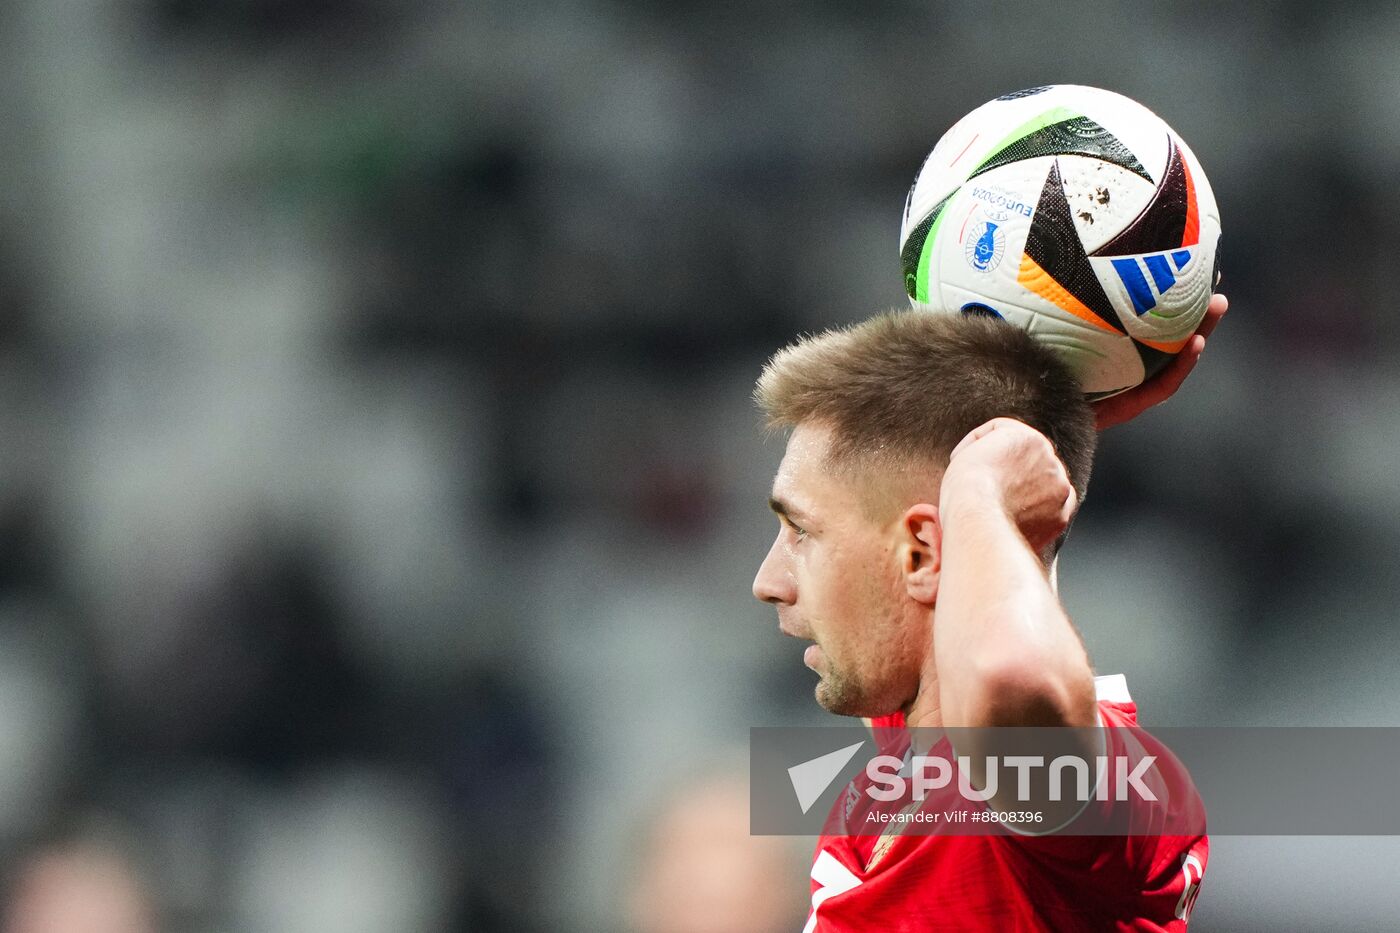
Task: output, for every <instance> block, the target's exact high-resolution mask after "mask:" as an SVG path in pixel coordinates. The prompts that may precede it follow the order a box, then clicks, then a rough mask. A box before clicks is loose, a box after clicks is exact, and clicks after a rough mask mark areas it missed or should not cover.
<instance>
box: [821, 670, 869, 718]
mask: <svg viewBox="0 0 1400 933" xmlns="http://www.w3.org/2000/svg"><path fill="white" fill-rule="evenodd" d="M854 687H855V685H854V684H851V683H850V682H849V681H843V680H840V679H836V678H832V677H830V676H828V675H822V678H821V680H819V681H817V687H816V690H815V695H816V700H817V705H818V706H820V707H821V708H822V709H824V710H826V711H827V712H828V713H835V714H836V715H837V716H869V715H871V714H870V713H868V712H865V709H866V707H867V706H869V704H868V703H867V702H865V697H864V696H862V694H861V691H860V690H858V689H854Z"/></svg>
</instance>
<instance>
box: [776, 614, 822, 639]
mask: <svg viewBox="0 0 1400 933" xmlns="http://www.w3.org/2000/svg"><path fill="white" fill-rule="evenodd" d="M778 631H780V632H782V633H783V634H784V635H787V636H788V637H789V638H800V639H802V640H803V641H815V640H816V639H814V638H813V637H812V635H811V633H810V632H803V631H799V630H798V629H797V628H796V627H795V626H792V625H789V624H788V623H787V622H786V621H785V620H783V619H779V620H778Z"/></svg>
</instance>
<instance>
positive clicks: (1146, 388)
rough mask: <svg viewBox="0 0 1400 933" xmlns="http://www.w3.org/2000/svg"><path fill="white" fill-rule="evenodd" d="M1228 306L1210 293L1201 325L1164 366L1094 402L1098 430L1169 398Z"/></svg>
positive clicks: (1192, 364)
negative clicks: (1123, 390)
mask: <svg viewBox="0 0 1400 933" xmlns="http://www.w3.org/2000/svg"><path fill="white" fill-rule="evenodd" d="M1229 307H1230V303H1229V302H1228V301H1226V300H1225V296H1224V295H1211V296H1210V305H1209V307H1207V308H1206V316H1205V317H1204V318H1202V319H1201V326H1200V327H1198V328H1196V333H1195V334H1193V335H1192V337H1191V339H1190V340H1188V341H1186V346H1184V347H1182V348H1181V352H1180V353H1178V354H1177V355H1176V359H1174V360H1172V361H1171V362H1170V363H1168V364H1167V367H1166V369H1163V370H1162V371H1161V372H1160V373H1158V374H1157V375H1155V376H1153V377H1152V378H1151V379H1149V380H1147V381H1146V382H1144V383H1143V384H1142V385H1140V386H1136V387H1135V388H1132V389H1129V390H1128V391H1126V392H1119V393H1118V394H1117V395H1113V396H1110V397H1109V398H1106V399H1103V400H1102V401H1098V402H1095V403H1094V421H1095V423H1096V424H1097V425H1098V429H1099V430H1100V431H1102V430H1104V429H1105V428H1111V427H1113V426H1114V425H1115V424H1122V423H1123V422H1125V421H1132V420H1133V419H1134V418H1136V417H1137V416H1138V415H1140V414H1142V413H1143V412H1145V411H1147V409H1149V408H1151V407H1152V406H1153V405H1157V404H1160V403H1162V402H1165V401H1166V400H1167V399H1169V398H1171V397H1172V395H1173V394H1175V392H1176V390H1177V389H1179V388H1181V384H1182V383H1183V382H1185V381H1186V377H1187V376H1189V375H1190V374H1191V370H1192V369H1194V368H1195V366H1196V361H1197V360H1199V359H1200V358H1201V351H1202V350H1204V349H1205V348H1206V338H1207V337H1209V336H1210V335H1211V331H1213V330H1215V327H1216V325H1217V324H1219V323H1220V319H1221V318H1222V317H1224V316H1225V311H1226V310H1227V309H1228V308H1229Z"/></svg>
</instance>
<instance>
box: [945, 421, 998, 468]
mask: <svg viewBox="0 0 1400 933" xmlns="http://www.w3.org/2000/svg"><path fill="white" fill-rule="evenodd" d="M1008 420H1010V419H1007V418H993V419H992V420H991V421H985V422H983V423H982V424H979V425H978V426H977V427H975V428H973V429H972V430H971V431H969V432H967V434H966V435H964V436H963V439H962V440H960V441H958V446H956V447H954V448H953V452H952V453H950V454H949V455H948V459H949V461H951V460H952V459H953V458H954V457H956V456H957V455H958V454H959V453H960V452H961V451H962V450H963V449H965V448H966V447H968V446H969V445H971V444H972V443H973V442H975V441H977V440H979V439H980V438H983V437H986V436H987V435H988V434H991V433H992V432H993V431H995V430H996V429H997V422H998V421H1008Z"/></svg>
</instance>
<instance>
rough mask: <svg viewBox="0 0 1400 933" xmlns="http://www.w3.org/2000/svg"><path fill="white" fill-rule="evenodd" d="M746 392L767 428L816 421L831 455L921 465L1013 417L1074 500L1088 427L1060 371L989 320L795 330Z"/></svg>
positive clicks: (894, 315) (1011, 329)
mask: <svg viewBox="0 0 1400 933" xmlns="http://www.w3.org/2000/svg"><path fill="white" fill-rule="evenodd" d="M754 399H755V401H757V402H758V405H759V407H760V408H761V409H762V410H763V412H764V414H765V415H766V416H767V421H768V426H769V427H770V428H788V427H794V426H796V425H798V424H801V423H803V422H822V423H825V424H828V425H830V426H831V428H832V429H833V439H832V448H831V451H830V457H831V459H832V461H833V462H836V463H852V462H855V461H871V462H872V463H873V464H882V463H883V464H894V463H898V462H900V461H905V462H907V461H909V460H915V461H926V462H930V463H933V464H935V465H937V466H938V467H940V468H941V467H944V466H946V465H947V463H948V456H949V455H950V454H951V453H952V452H953V448H954V447H956V446H957V444H958V442H959V441H960V440H962V439H963V437H965V436H966V435H967V434H968V433H969V432H970V431H971V430H972V429H973V428H975V427H977V426H978V425H980V424H982V423H984V422H987V421H990V420H991V419H993V418H998V417H1007V418H1015V419H1017V420H1020V421H1024V422H1025V423H1026V424H1029V425H1030V426H1031V427H1033V428H1035V429H1036V430H1038V431H1040V432H1041V433H1042V434H1044V435H1045V436H1046V437H1048V438H1050V441H1051V443H1053V444H1054V445H1055V451H1056V452H1057V453H1058V454H1059V456H1060V459H1061V460H1062V461H1063V462H1064V464H1065V469H1066V471H1067V472H1068V473H1069V477H1070V482H1071V483H1073V484H1074V489H1075V492H1076V493H1078V495H1079V501H1080V502H1083V500H1084V492H1085V489H1086V488H1087V487H1088V484H1089V472H1090V468H1091V467H1092V465H1093V459H1094V445H1095V442H1096V441H1097V439H1098V435H1097V433H1096V431H1095V429H1094V414H1093V409H1092V408H1090V406H1089V403H1088V401H1087V400H1086V399H1085V398H1084V393H1083V390H1082V389H1081V388H1080V387H1079V383H1078V381H1077V380H1076V379H1075V378H1074V376H1073V374H1072V373H1071V372H1070V371H1069V369H1068V368H1067V367H1066V366H1065V364H1064V363H1062V362H1061V361H1060V360H1059V359H1058V358H1057V357H1056V356H1055V354H1054V353H1053V351H1051V350H1050V349H1048V348H1047V347H1045V346H1043V345H1041V344H1040V343H1037V342H1036V341H1035V340H1033V339H1032V338H1031V336H1030V335H1029V334H1028V333H1026V332H1025V331H1024V330H1022V329H1021V328H1019V327H1015V326H1013V325H1010V324H1007V323H1005V322H1003V321H999V320H997V319H995V318H988V317H982V316H968V315H953V314H935V313H927V312H919V311H891V312H887V313H885V314H879V315H876V316H875V317H873V318H871V319H869V320H867V321H864V322H862V323H860V324H855V325H852V326H850V327H845V328H840V329H836V330H829V331H826V332H825V333H822V334H818V335H816V336H809V337H804V338H802V339H801V340H799V341H797V342H796V343H794V344H791V345H790V346H787V347H785V348H784V349H782V350H779V351H778V352H777V353H776V354H774V356H773V358H772V359H771V360H769V361H768V365H767V366H765V367H764V369H763V374H762V375H761V376H759V379H758V386H757V388H756V389H755V390H754Z"/></svg>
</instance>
